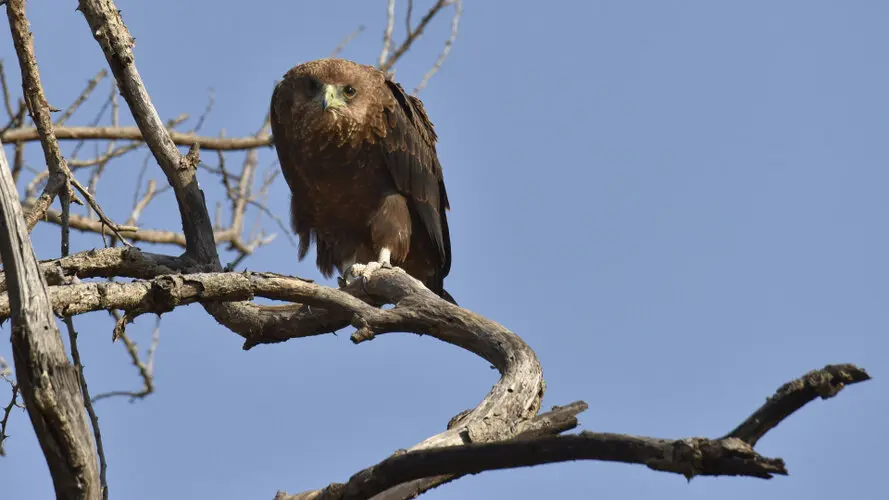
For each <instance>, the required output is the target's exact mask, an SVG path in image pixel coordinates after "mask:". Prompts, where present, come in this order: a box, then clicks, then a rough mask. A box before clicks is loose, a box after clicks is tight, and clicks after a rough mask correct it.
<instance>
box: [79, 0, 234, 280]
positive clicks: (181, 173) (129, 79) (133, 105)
mask: <svg viewBox="0 0 889 500" xmlns="http://www.w3.org/2000/svg"><path fill="white" fill-rule="evenodd" d="M78 5H79V7H78V10H80V11H81V12H82V13H83V17H84V18H86V22H87V23H88V24H89V27H90V31H91V33H92V34H93V37H94V38H95V39H96V41H97V42H98V43H99V46H100V47H101V48H102V52H103V53H104V54H105V59H106V60H107V61H108V66H109V67H110V68H111V72H112V73H113V74H114V78H115V80H116V81H117V85H118V88H119V89H120V93H121V95H122V96H123V98H124V99H125V100H126V102H127V105H128V106H129V108H130V112H131V113H132V114H133V119H134V120H135V121H136V125H137V126H138V127H139V131H140V132H141V134H142V137H143V138H144V139H145V142H146V144H147V145H148V148H149V149H150V150H151V153H152V154H153V155H154V157H155V159H156V160H157V162H158V165H160V167H161V170H163V171H164V174H165V175H166V176H167V182H169V184H170V186H172V187H173V192H174V193H175V194H176V201H177V202H178V203H179V213H180V214H181V219H182V232H183V233H184V234H185V242H186V243H185V251H186V254H187V255H188V256H189V257H191V258H192V259H194V260H195V261H196V262H198V263H202V264H211V265H213V264H215V266H216V267H219V268H221V267H220V266H219V257H218V256H217V253H216V242H215V241H214V239H213V226H212V223H211V220H210V214H209V212H208V211H207V205H206V203H205V202H204V193H203V192H202V191H201V188H200V187H199V186H198V180H197V177H196V176H195V167H196V166H197V163H198V161H197V160H198V147H197V145H196V144H195V145H193V146H192V151H190V152H189V154H188V155H185V156H183V155H182V154H181V153H180V152H179V149H177V148H176V143H175V142H173V139H172V138H171V137H170V133H169V131H168V130H167V127H166V125H165V124H164V122H163V120H161V118H160V115H158V112H157V110H156V109H155V107H154V105H153V104H152V103H151V97H149V95H148V91H147V90H146V89H145V85H144V84H143V83H142V77H141V76H140V75H139V71H138V70H137V69H136V62H135V61H136V59H135V56H134V55H133V48H132V47H133V43H134V40H133V37H132V36H131V35H130V32H129V30H128V29H127V27H126V25H125V24H124V22H123V19H121V17H120V10H118V9H117V7H116V6H115V5H114V2H113V1H111V0H80V1H79V2H78Z"/></svg>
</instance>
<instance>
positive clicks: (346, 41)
mask: <svg viewBox="0 0 889 500" xmlns="http://www.w3.org/2000/svg"><path fill="white" fill-rule="evenodd" d="M362 31H364V25H363V24H360V25H358V27H357V28H355V30H354V31H352V32H351V33H349V34H348V35H346V38H343V41H342V42H340V44H339V45H337V46H336V48H334V49H333V52H331V53H330V55H329V56H327V57H338V56H339V55H340V53H341V52H342V51H343V49H345V48H346V45H349V43H350V42H351V41H352V40H354V39H355V37H356V36H358V35H360V34H361V32H362Z"/></svg>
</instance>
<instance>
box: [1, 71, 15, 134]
mask: <svg viewBox="0 0 889 500" xmlns="http://www.w3.org/2000/svg"><path fill="white" fill-rule="evenodd" d="M0 87H2V88H3V105H4V106H5V107H6V114H8V115H9V118H10V119H12V118H13V117H15V113H14V112H13V111H12V102H11V101H10V100H9V87H8V86H7V85H6V69H5V68H4V67H3V60H2V59H0Z"/></svg>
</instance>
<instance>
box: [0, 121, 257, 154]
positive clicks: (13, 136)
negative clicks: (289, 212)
mask: <svg viewBox="0 0 889 500" xmlns="http://www.w3.org/2000/svg"><path fill="white" fill-rule="evenodd" d="M168 132H169V134H170V138H171V139H172V140H173V143H174V144H175V145H177V146H193V145H195V144H200V145H201V149H202V150H207V151H215V150H222V151H239V150H244V149H252V148H257V147H263V146H266V147H268V146H271V136H268V135H263V136H259V137H257V136H248V137H232V138H228V139H220V138H218V137H207V136H200V135H196V134H191V133H185V132H175V131H172V130H169V129H168ZM55 135H56V138H57V139H58V140H60V141H62V140H65V141H66V140H90V139H93V140H94V139H109V140H110V139H129V140H139V141H141V140H143V137H142V133H141V132H140V131H139V128H138V127H93V126H89V127H58V128H56V129H55ZM39 138H40V134H39V133H38V131H37V129H35V128H31V127H24V128H16V129H11V130H8V131H6V133H4V134H3V136H2V137H0V141H2V142H9V143H12V142H17V141H24V142H30V141H36V140H38V139H39Z"/></svg>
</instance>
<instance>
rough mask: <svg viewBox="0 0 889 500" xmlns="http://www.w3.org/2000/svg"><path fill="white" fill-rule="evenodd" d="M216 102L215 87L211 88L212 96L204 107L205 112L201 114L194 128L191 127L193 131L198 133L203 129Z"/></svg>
mask: <svg viewBox="0 0 889 500" xmlns="http://www.w3.org/2000/svg"><path fill="white" fill-rule="evenodd" d="M215 102H216V93H215V92H214V91H213V89H212V88H211V89H210V98H209V100H207V107H206V108H204V112H203V113H201V116H200V117H198V122H197V123H196V124H195V126H194V128H192V129H191V133H193V134H196V133H198V132H199V131H200V130H201V127H203V126H204V120H206V119H207V116H208V115H209V114H210V111H212V110H213V104H214V103H215Z"/></svg>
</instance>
